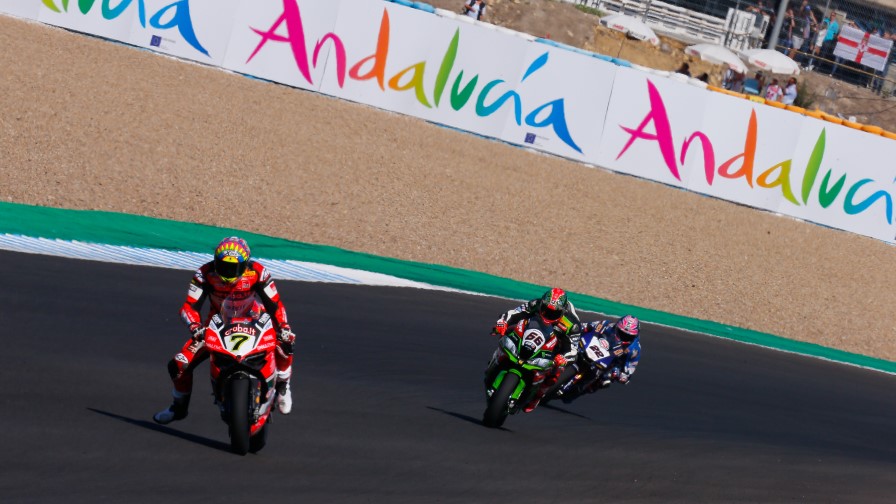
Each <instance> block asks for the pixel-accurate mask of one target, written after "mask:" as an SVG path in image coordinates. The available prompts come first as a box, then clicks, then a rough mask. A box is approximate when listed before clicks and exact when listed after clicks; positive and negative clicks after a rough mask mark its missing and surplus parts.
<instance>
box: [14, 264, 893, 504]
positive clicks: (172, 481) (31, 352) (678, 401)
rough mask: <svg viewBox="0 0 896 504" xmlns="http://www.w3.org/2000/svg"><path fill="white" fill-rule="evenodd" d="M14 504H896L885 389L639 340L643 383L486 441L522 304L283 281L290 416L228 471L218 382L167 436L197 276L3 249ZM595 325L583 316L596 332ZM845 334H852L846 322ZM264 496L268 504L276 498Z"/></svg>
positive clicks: (705, 345) (794, 364)
mask: <svg viewBox="0 0 896 504" xmlns="http://www.w3.org/2000/svg"><path fill="white" fill-rule="evenodd" d="M0 260H2V262H3V264H6V265H7V271H8V272H9V275H7V278H8V279H9V280H10V282H11V285H8V286H7V288H5V289H3V291H2V293H0V306H2V310H0V317H2V327H3V328H4V334H3V337H4V347H5V349H6V350H5V352H4V356H3V359H2V362H3V377H4V380H3V383H4V387H3V390H2V399H3V401H2V402H3V415H2V416H0V429H2V432H3V449H2V453H3V455H4V456H3V457H2V458H0V495H2V498H0V500H2V501H3V502H5V503H12V502H67V503H81V502H84V503H96V502H152V503H159V502H212V501H214V502H255V501H261V500H267V501H270V502H306V503H323V502H373V503H378V502H384V503H400V502H408V503H426V502H457V503H472V502H562V501H570V502H664V503H665V502H862V503H868V502H893V499H894V497H893V495H894V492H896V404H894V396H896V394H894V390H896V377H893V376H890V375H886V374H882V373H877V372H871V371H866V370H863V369H858V368H852V367H847V366H842V365H838V364H834V363H829V362H825V361H821V360H816V359H810V358H803V357H797V356H792V355H788V354H784V353H780V352H774V351H770V350H766V349H761V348H756V347H750V346H746V345H741V344H737V343H733V342H730V341H727V340H722V339H715V338H708V337H704V336H700V335H694V334H686V333H681V332H678V331H674V330H670V329H665V328H657V327H652V326H647V327H645V329H644V336H643V337H642V343H643V347H644V358H643V359H642V361H641V369H640V370H639V371H638V373H637V375H636V376H635V379H634V380H633V381H632V383H631V384H630V385H629V386H627V387H623V386H614V387H611V388H610V389H609V390H607V391H603V392H600V393H597V394H594V395H592V396H589V397H586V398H583V399H581V400H579V401H578V402H576V403H574V404H572V405H562V407H547V408H539V409H538V410H536V411H535V412H533V413H531V414H528V415H517V416H513V417H510V418H508V420H507V422H506V424H505V427H506V428H505V429H503V430H492V429H487V428H484V427H482V426H481V425H479V418H480V416H481V414H482V411H483V409H484V407H485V401H484V394H483V391H482V371H483V368H484V365H485V363H486V361H487V360H488V358H489V356H490V355H491V353H492V351H493V349H494V348H495V345H496V341H495V339H493V338H492V337H490V336H489V335H488V328H489V327H490V324H492V323H493V321H494V319H495V318H496V317H497V316H498V315H499V314H500V313H501V312H502V311H504V310H505V309H507V308H509V307H510V306H511V305H512V304H513V303H512V302H508V301H506V300H501V299H496V298H488V297H479V296H469V295H461V294H454V293H445V292H436V291H422V290H414V289H401V288H381V287H359V286H347V285H335V284H319V283H297V282H280V283H279V288H280V292H281V295H282V297H283V299H284V302H285V303H286V306H287V310H288V312H289V315H290V319H291V321H292V322H293V325H294V328H295V329H296V332H297V334H298V335H299V343H298V345H297V363H296V370H295V375H294V381H293V393H294V398H295V407H294V411H293V414H292V415H289V416H287V417H283V416H276V417H275V418H274V423H273V425H272V426H271V427H272V429H271V432H270V438H269V444H268V446H267V447H266V448H265V449H264V450H262V451H261V452H260V453H259V454H257V455H248V456H245V457H239V456H235V455H232V454H231V453H230V452H229V451H228V449H229V445H228V440H227V431H226V426H225V425H224V423H223V422H221V420H220V418H219V415H218V413H217V408H216V407H215V406H213V404H212V400H211V397H210V395H209V393H210V387H209V383H208V380H207V373H208V366H207V365H206V364H203V365H202V366H200V368H199V370H198V372H197V379H196V387H195V391H194V398H193V403H192V407H191V413H190V416H189V417H188V418H187V419H185V420H183V421H181V422H176V423H173V424H170V425H169V426H165V427H163V426H158V425H156V424H154V423H153V422H152V419H151V416H152V414H153V413H154V412H155V411H156V410H158V409H161V408H163V407H165V406H166V405H167V404H168V402H169V397H170V396H169V392H170V388H171V387H170V382H169V380H168V376H167V372H166V370H165V364H166V362H167V360H168V359H169V358H170V357H171V355H172V354H173V353H175V352H176V351H177V350H178V348H179V346H180V345H181V344H182V343H183V341H184V340H185V338H186V337H187V331H186V330H185V329H184V327H183V326H182V324H181V322H180V320H179V317H178V311H179V308H180V304H181V302H182V300H183V299H184V296H185V292H186V287H187V283H188V282H189V278H190V272H188V271H177V270H166V269H160V268H149V267H134V266H124V265H116V264H106V263H98V262H88V261H76V260H67V259H59V258H51V257H46V256H38V255H28V254H17V253H10V252H0ZM588 316H589V317H590V314H588ZM856 330H857V331H858V330H861V329H860V327H859V326H857V328H856ZM271 499H273V500H271Z"/></svg>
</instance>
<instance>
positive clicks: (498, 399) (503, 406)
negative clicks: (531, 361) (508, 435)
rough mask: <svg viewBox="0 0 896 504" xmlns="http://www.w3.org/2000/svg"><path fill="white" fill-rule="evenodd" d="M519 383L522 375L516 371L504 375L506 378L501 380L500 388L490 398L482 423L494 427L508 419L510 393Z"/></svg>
mask: <svg viewBox="0 0 896 504" xmlns="http://www.w3.org/2000/svg"><path fill="white" fill-rule="evenodd" d="M519 383H520V377H519V376H517V374H516V373H510V372H508V373H507V374H505V375H504V380H502V381H501V385H500V386H498V390H496V391H495V393H494V394H492V396H491V397H489V398H488V406H486V408H485V413H483V414H482V425H484V426H486V427H493V428H494V427H500V426H501V425H503V424H504V420H507V415H508V413H510V409H509V408H508V404H509V403H510V395H511V394H513V391H514V390H516V387H517V385H519Z"/></svg>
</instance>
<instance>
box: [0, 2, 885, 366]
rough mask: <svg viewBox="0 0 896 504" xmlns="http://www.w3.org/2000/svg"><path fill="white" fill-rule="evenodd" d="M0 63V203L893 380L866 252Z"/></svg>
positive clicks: (305, 112)
mask: <svg viewBox="0 0 896 504" xmlns="http://www.w3.org/2000/svg"><path fill="white" fill-rule="evenodd" d="M0 47H2V48H3V50H2V51H0V68H2V69H3V71H2V77H0V198H2V199H3V200H5V201H15V202H22V203H29V204H37V205H46V206H54V207H63V208H78V209H100V210H111V211H118V212H127V213H135V214H144V215H150V216H154V217H161V218H168V219H177V220H183V221H195V222H201V223H205V224H210V225H218V226H232V227H237V228H244V229H247V230H250V231H253V232H258V233H264V234H269V235H274V236H281V237H284V238H288V239H293V240H300V241H305V242H311V243H319V244H327V245H334V246H338V247H343V248H346V249H351V250H358V251H363V252H369V253H373V254H378V255H383V256H391V257H397V258H400V259H407V260H413V261H422V262H429V263H439V264H446V265H449V266H456V267H460V268H467V269H473V270H479V271H484V272H487V273H492V274H495V275H500V276H504V277H510V278H515V279H520V280H526V281H531V282H536V283H540V284H550V285H557V286H562V287H564V288H566V289H569V290H572V291H576V292H582V293H587V294H593V295H596V296H600V297H604V298H608V299H611V300H615V301H621V302H624V303H629V304H634V305H638V306H645V307H650V308H655V309H659V310H664V311H669V312H674V313H679V314H682V315H687V316H691V317H697V318H701V319H710V320H715V321H719V322H723V323H726V324H732V325H736V326H741V327H747V328H752V329H757V330H760V331H765V332H770V333H773V334H779V335H782V336H786V337H790V338H794V339H798V340H804V341H811V342H816V343H820V344H822V345H826V346H831V347H836V348H841V349H844V350H848V351H852V352H857V353H863V354H866V355H871V356H875V357H881V358H884V359H889V360H896V342H894V338H893V323H892V318H891V315H890V313H891V310H892V307H893V306H894V297H896V296H894V291H896V289H894V288H893V287H892V286H893V285H894V284H896V267H894V266H896V264H894V257H896V255H894V253H896V251H894V249H893V247H892V246H889V245H887V244H885V243H882V242H879V241H876V240H873V239H870V238H863V237H860V236H856V235H852V234H849V233H845V232H841V231H836V230H831V229H826V228H822V227H819V226H815V225H811V224H807V223H803V222H799V221H796V220H792V219H789V218H784V217H778V216H775V215H772V214H770V213H765V212H760V211H756V210H753V209H749V208H745V207H742V206H738V205H734V204H731V203H727V202H724V201H721V200H716V199H711V198H706V197H702V196H698V195H695V194H691V193H688V192H684V191H680V190H676V189H672V188H669V187H666V186H663V185H660V184H656V183H653V182H649V181H644V180H639V179H636V178H633V177H629V176H625V175H619V174H613V173H609V172H607V171H604V170H601V169H594V168H589V167H586V166H583V165H580V164H576V163H573V162H570V161H565V160H562V159H559V158H554V157H549V156H544V155H540V154H535V153H531V152H527V151H525V150H523V149H519V148H515V147H511V146H508V145H505V144H502V143H498V142H492V141H488V140H484V139H481V138H478V137H474V136H472V135H467V134H463V133H460V132H457V131H453V130H449V129H445V128H441V127H438V126H435V125H432V124H428V123H425V122H422V121H419V120H416V119H412V118H409V117H404V116H399V115H395V114H390V113H386V112H382V111H379V110H376V109H372V108H369V107H365V106H360V105H357V104H353V103H348V102H344V101H339V100H335V99H331V98H327V97H324V96H321V95H317V94H313V93H308V92H303V91H298V90H295V89H291V88H288V87H284V86H279V85H274V84H270V83H264V82H260V81H255V80H252V79H247V78H244V77H240V76H236V75H231V74H228V73H226V72H223V71H219V70H216V69H212V68H207V67H202V66H198V65H194V64H190V63H186V62H182V61H177V60H173V59H170V58H165V57H160V56H158V55H155V54H152V53H150V52H146V51H139V50H135V49H133V48H129V47H125V46H121V45H117V44H111V43H108V42H104V41H101V40H97V39H94V38H90V37H85V36H82V35H78V34H73V33H69V32H66V31H63V30H60V29H56V28H51V27H45V26H42V25H38V24H34V23H28V22H23V21H20V20H16V19H13V18H8V17H4V16H0ZM658 162H659V161H658ZM235 201H242V202H243V203H244V204H243V205H241V206H235V205H233V203H234V202H235ZM212 245H213V244H209V247H211V246H212ZM536 294H539V293H533V295H536ZM573 299H574V298H573ZM649 341H650V339H649V335H647V336H646V337H645V346H646V347H647V348H649V345H650V343H649Z"/></svg>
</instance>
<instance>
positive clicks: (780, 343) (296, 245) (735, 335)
mask: <svg viewBox="0 0 896 504" xmlns="http://www.w3.org/2000/svg"><path fill="white" fill-rule="evenodd" d="M0 233H6V234H12V235H21V236H28V237H34V238H46V239H56V240H63V241H81V242H88V243H98V244H107V245H119V246H131V247H139V248H155V249H165V250H173V251H189V252H211V248H212V247H213V245H214V244H216V243H217V242H218V241H219V240H220V239H221V238H223V237H225V236H230V235H240V236H242V237H244V238H246V239H247V240H248V241H249V244H250V245H251V246H252V251H253V252H252V253H253V255H255V256H256V257H265V258H269V259H283V260H295V261H305V262H311V263H319V264H329V265H333V266H339V267H343V268H353V269H359V270H364V271H369V272H374V273H382V274H386V275H392V276H395V277H399V278H404V279H408V280H413V281H417V282H423V283H427V284H430V285H436V286H441V287H449V288H453V289H459V290H463V291H469V292H476V293H480V294H485V295H490V296H497V297H503V298H510V299H518V300H522V299H530V298H532V297H535V296H536V295H538V294H540V293H541V292H542V291H543V290H545V289H546V288H547V287H546V286H543V285H536V284H532V283H526V282H520V281H517V280H512V279H509V278H502V277H498V276H494V275H489V274H486V273H480V272H476V271H470V270H464V269H459V268H453V267H449V266H442V265H438V264H426V263H420V262H412V261H404V260H400V259H394V258H389V257H380V256H375V255H371V254H365V253H362V252H354V251H351V250H346V249H341V248H337V247H331V246H326V245H315V244H311V243H303V242H296V241H291V240H286V239H282V238H275V237H270V236H265V235H260V234H256V233H251V232H247V231H244V230H239V229H233V228H218V227H213V226H207V225H202V224H194V223H188V222H179V221H173V220H164V219H157V218H152V217H144V216H140V215H132V214H124V213H117V212H106V211H97V210H66V209H59V208H49V207H42V206H32V205H22V204H18V203H7V202H0ZM570 295H571V297H572V298H573V300H574V302H575V304H576V306H577V307H579V309H581V310H586V311H593V312H597V313H601V314H605V315H608V316H617V317H618V316H621V315H623V314H625V313H634V314H636V315H638V316H639V317H640V318H641V319H642V320H644V321H645V322H651V323H655V324H660V325H664V326H669V327H674V328H678V329H684V330H687V331H693V332H697V333H702V334H707V335H711V336H717V337H721V338H726V339H730V340H734V341H739V342H742V343H748V344H753V345H759V346H763V347H768V348H773V349H777V350H781V351H785V352H791V353H796V354H801V355H808V356H812V357H818V358H822V359H827V360H831V361H836V362H843V363H847V364H852V365H855V366H860V367H865V368H870V369H875V370H879V371H884V372H887V373H896V362H891V361H887V360H883V359H878V358H875V357H868V356H865V355H860V354H856V353H851V352H846V351H843V350H837V349H833V348H828V347H824V346H821V345H817V344H814V343H807V342H802V341H796V340H790V339H787V338H783V337H780V336H775V335H773V334H767V333H762V332H758V331H753V330H750V329H743V328H740V327H734V326H730V325H726V324H721V323H718V322H712V321H709V320H700V319H695V318H690V317H685V316H682V315H676V314H673V313H667V312H662V311H658V310H652V309H648V308H641V307H637V306H632V305H627V304H623V303H617V302H614V301H610V300H607V299H602V298H598V297H594V296H589V295H585V294H578V293H574V292H571V293H570Z"/></svg>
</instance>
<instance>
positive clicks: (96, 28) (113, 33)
mask: <svg viewBox="0 0 896 504" xmlns="http://www.w3.org/2000/svg"><path fill="white" fill-rule="evenodd" d="M23 1H37V0H23ZM181 1H186V0H181ZM141 6H142V1H141V0H137V1H133V0H121V1H120V2H117V3H115V5H112V2H109V1H108V0H98V1H95V0H87V1H68V0H44V1H43V2H42V3H41V9H40V13H39V14H38V18H37V19H38V20H39V21H40V22H42V23H47V24H51V25H55V26H60V27H62V28H68V29H69V30H75V31H79V32H83V33H90V34H93V35H98V36H100V37H105V38H108V39H113V40H118V41H121V42H129V41H130V39H131V27H132V26H133V24H134V20H135V19H136V18H137V17H138V16H141V17H143V18H144V19H145V18H146V17H148V16H152V15H153V14H155V13H154V12H146V11H145V10H142V9H141Z"/></svg>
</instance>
